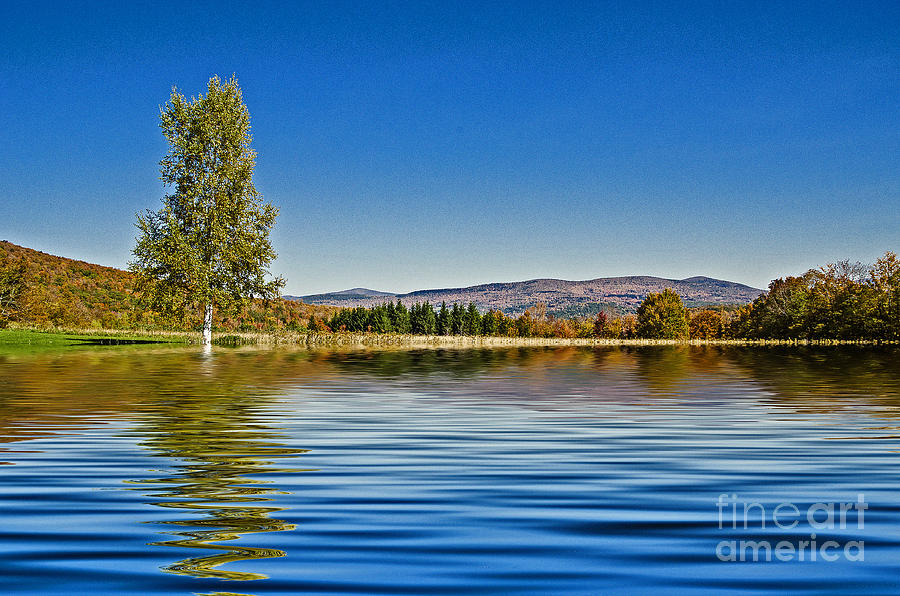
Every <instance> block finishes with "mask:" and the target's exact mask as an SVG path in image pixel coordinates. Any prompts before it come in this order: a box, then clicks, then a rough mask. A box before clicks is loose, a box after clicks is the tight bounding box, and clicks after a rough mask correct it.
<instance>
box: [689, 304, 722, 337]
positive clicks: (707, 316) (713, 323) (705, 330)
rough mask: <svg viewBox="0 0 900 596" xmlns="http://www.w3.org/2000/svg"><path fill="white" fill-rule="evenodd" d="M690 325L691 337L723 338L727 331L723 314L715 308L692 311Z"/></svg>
mask: <svg viewBox="0 0 900 596" xmlns="http://www.w3.org/2000/svg"><path fill="white" fill-rule="evenodd" d="M688 327H689V330H690V336H691V339H722V337H723V334H724V331H725V323H724V321H723V320H722V315H721V314H719V313H718V312H716V311H714V310H701V311H699V312H694V313H691V320H690V323H689V324H688Z"/></svg>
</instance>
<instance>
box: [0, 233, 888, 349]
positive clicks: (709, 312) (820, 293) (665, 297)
mask: <svg viewBox="0 0 900 596" xmlns="http://www.w3.org/2000/svg"><path fill="white" fill-rule="evenodd" d="M134 281H135V280H134V277H133V276H132V274H130V273H129V272H127V271H122V270H119V269H114V268H111V267H102V266H99V265H93V264H90V263H85V262H83V261H75V260H71V259H65V258H61V257H55V256H52V255H47V254H45V253H41V252H38V251H35V250H31V249H27V248H23V247H20V246H16V245H15V244H11V243H8V242H0V327H4V326H6V325H8V324H10V323H15V324H18V325H20V326H33V327H47V328H49V327H67V328H73V327H81V328H109V329H136V330H137V329H174V330H185V329H194V328H196V327H197V326H198V323H199V320H200V313H193V312H176V313H173V312H165V313H164V312H156V311H154V310H152V309H150V308H148V307H147V305H146V304H145V303H144V302H142V301H141V296H140V295H139V292H136V291H135V283H134ZM214 327H215V329H216V331H219V332H229V331H251V332H252V331H256V332H273V331H280V330H284V331H297V332H320V333H325V332H341V331H347V332H371V333H402V334H421V335H491V336H504V337H562V338H575V337H579V338H605V339H635V338H651V339H687V338H691V339H809V340H817V339H841V340H897V339H900V260H898V258H897V255H896V254H894V253H892V252H887V253H885V255H884V256H883V257H882V258H880V259H878V260H877V261H876V263H875V264H873V265H863V264H860V263H850V262H847V261H842V262H839V263H835V264H829V265H826V266H824V267H821V268H818V269H811V270H809V271H807V272H806V273H804V274H803V275H800V276H797V277H786V278H779V279H776V280H774V281H773V282H772V283H771V284H769V289H768V291H767V292H766V293H765V294H763V295H761V296H760V297H759V298H757V299H756V300H754V301H753V302H752V303H750V304H747V305H744V306H734V307H716V308H690V309H689V308H685V306H684V304H683V302H682V300H681V298H680V296H678V294H676V293H675V292H673V291H672V290H665V291H663V292H659V293H651V294H649V295H648V296H647V297H646V298H645V299H644V301H643V302H642V303H641V305H640V306H639V308H638V309H637V312H636V313H634V314H628V315H624V316H615V317H614V316H610V315H608V314H607V313H606V312H600V313H599V314H598V315H597V316H594V317H570V318H563V317H556V316H554V315H552V314H548V312H547V309H546V307H545V306H544V305H542V304H537V305H535V306H533V307H532V308H530V309H528V310H527V311H526V312H525V313H523V314H522V315H519V316H517V317H511V316H509V315H506V314H504V313H503V312H501V311H499V310H489V311H487V312H481V311H479V309H478V308H477V307H476V305H475V304H473V303H469V304H466V305H463V304H449V305H448V304H445V303H442V304H440V305H432V304H429V303H428V302H423V303H416V304H413V305H412V306H410V307H407V306H405V305H404V304H403V303H401V302H399V301H397V302H385V303H383V304H380V305H377V306H374V307H371V308H364V307H356V308H339V307H333V306H322V305H310V304H304V303H302V302H297V301H293V300H284V299H276V300H268V301H264V300H250V301H246V302H245V303H244V305H243V306H242V307H241V308H239V309H237V310H234V311H232V312H228V313H218V314H217V316H216V318H215V320H214Z"/></svg>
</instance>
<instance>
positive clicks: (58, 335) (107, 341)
mask: <svg viewBox="0 0 900 596" xmlns="http://www.w3.org/2000/svg"><path fill="white" fill-rule="evenodd" d="M189 341H190V338H189V336H187V335H183V334H182V335H180V334H169V333H136V332H128V331H114V330H113V331H111V330H90V329H72V330H62V329H54V330H52V331H43V330H38V329H0V352H2V353H10V352H36V351H45V350H56V349H70V348H78V347H83V346H107V345H159V344H185V343H188V342H189Z"/></svg>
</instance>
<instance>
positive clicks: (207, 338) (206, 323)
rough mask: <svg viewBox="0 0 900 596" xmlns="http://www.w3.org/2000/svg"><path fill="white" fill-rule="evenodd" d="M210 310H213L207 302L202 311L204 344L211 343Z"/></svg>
mask: <svg viewBox="0 0 900 596" xmlns="http://www.w3.org/2000/svg"><path fill="white" fill-rule="evenodd" d="M212 312H213V307H212V304H207V305H206V310H205V311H204V313H203V345H204V346H211V345H212Z"/></svg>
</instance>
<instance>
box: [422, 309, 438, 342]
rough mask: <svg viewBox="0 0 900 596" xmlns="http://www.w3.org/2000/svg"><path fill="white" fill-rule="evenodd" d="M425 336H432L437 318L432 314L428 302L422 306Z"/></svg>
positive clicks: (432, 310) (432, 311)
mask: <svg viewBox="0 0 900 596" xmlns="http://www.w3.org/2000/svg"><path fill="white" fill-rule="evenodd" d="M422 311H423V315H422V318H423V320H424V333H425V335H434V333H435V330H436V326H437V316H436V315H435V314H434V308H433V307H432V306H431V304H429V303H428V301H425V304H423V305H422Z"/></svg>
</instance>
